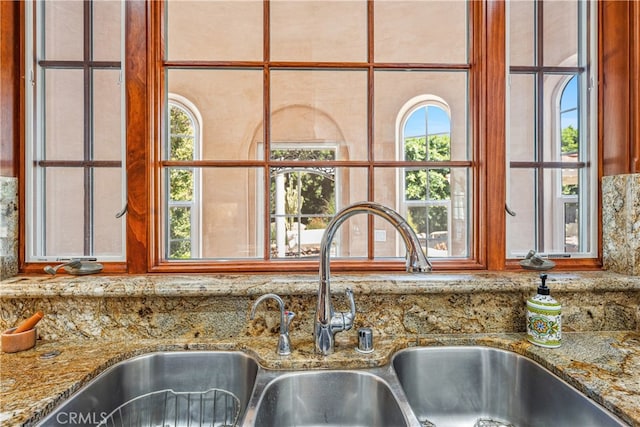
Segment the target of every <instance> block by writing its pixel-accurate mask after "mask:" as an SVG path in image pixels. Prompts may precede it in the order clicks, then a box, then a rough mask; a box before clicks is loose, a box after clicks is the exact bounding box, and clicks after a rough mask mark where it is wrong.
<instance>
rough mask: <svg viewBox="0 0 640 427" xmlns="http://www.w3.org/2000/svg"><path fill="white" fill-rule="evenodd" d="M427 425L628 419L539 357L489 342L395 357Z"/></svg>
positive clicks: (568, 424) (524, 425)
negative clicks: (612, 412) (563, 377)
mask: <svg viewBox="0 0 640 427" xmlns="http://www.w3.org/2000/svg"><path fill="white" fill-rule="evenodd" d="M392 367H393V369H394V370H395V372H396V374H397V377H398V379H399V381H400V384H401V386H402V388H403V390H404V392H405V394H406V398H407V401H408V403H409V405H410V406H411V408H412V409H413V411H414V413H415V415H416V416H417V417H418V420H420V422H421V424H422V425H424V426H432V425H435V426H437V427H448V426H456V427H459V426H468V427H474V426H481V425H490V426H517V427H528V426H531V427H533V426H541V427H547V426H552V425H555V426H563V427H572V426H576V427H588V426H593V427H608V426H624V425H625V424H624V423H622V422H621V421H619V420H618V419H617V418H615V417H614V416H613V415H610V414H609V413H608V412H606V411H605V410H604V409H603V408H601V407H600V406H599V405H598V404H597V403H595V402H594V401H592V400H591V399H589V398H588V397H586V396H584V395H583V394H581V393H580V392H578V391H577V390H576V389H574V388H573V387H571V386H570V385H569V384H567V383H566V382H564V381H562V380H561V379H559V378H558V377H556V376H555V375H553V374H552V373H551V372H549V371H548V370H546V369H545V368H543V367H542V366H541V365H539V364H537V363H536V362H534V361H532V360H530V359H527V358H526V357H523V356H520V355H517V354H515V353H512V352H508V351H503V350H498V349H493V348H485V347H421V348H412V349H407V350H402V351H400V352H398V353H397V354H396V355H395V356H394V357H393V360H392Z"/></svg>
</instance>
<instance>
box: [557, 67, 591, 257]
mask: <svg viewBox="0 0 640 427" xmlns="http://www.w3.org/2000/svg"><path fill="white" fill-rule="evenodd" d="M559 98H560V99H559V102H558V106H559V108H558V122H557V123H558V125H559V126H558V129H557V133H558V134H557V136H556V138H557V139H556V141H558V142H559V143H557V144H556V150H557V151H558V156H559V157H560V161H562V162H564V163H572V162H577V161H578V158H579V154H580V115H579V113H580V111H579V108H578V105H579V102H578V77H577V76H575V75H574V76H571V77H568V78H566V79H565V80H564V82H563V86H562V90H561V91H560V97H559ZM584 171H585V169H578V168H576V169H560V170H559V175H560V176H559V179H558V180H557V183H558V185H557V188H556V194H557V197H556V198H557V200H558V202H559V203H560V206H559V207H558V209H556V213H557V215H558V218H556V223H557V224H558V227H559V228H560V229H559V230H557V231H558V232H557V233H556V235H557V236H558V237H559V239H561V241H559V242H557V243H556V247H559V248H564V252H577V251H579V250H580V229H579V224H580V221H579V220H578V218H579V211H580V210H579V189H580V185H579V183H580V182H584V177H581V175H582V174H583V173H584Z"/></svg>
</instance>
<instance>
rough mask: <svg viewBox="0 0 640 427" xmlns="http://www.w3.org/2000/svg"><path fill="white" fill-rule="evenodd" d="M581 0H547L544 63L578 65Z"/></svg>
mask: <svg viewBox="0 0 640 427" xmlns="http://www.w3.org/2000/svg"><path fill="white" fill-rule="evenodd" d="M580 3H581V2H579V1H545V2H544V3H543V6H544V7H543V10H544V16H543V20H544V21H543V22H544V27H543V30H542V37H543V43H544V55H543V56H544V65H546V66H563V67H575V66H577V65H578V35H579V28H578V21H579V20H578V16H579V15H578V9H579V7H580V6H579V5H580Z"/></svg>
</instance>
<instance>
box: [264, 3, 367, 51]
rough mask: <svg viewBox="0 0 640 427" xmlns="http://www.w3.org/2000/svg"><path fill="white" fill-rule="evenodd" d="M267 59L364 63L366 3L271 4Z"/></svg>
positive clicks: (365, 49)
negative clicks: (269, 49)
mask: <svg viewBox="0 0 640 427" xmlns="http://www.w3.org/2000/svg"><path fill="white" fill-rule="evenodd" d="M270 13H271V22H270V25H271V39H270V41H271V45H270V47H271V60H273V61H314V62H321V61H331V62H355V61H359V62H363V61H366V60H367V2H366V1H365V0H351V1H317V0H306V1H304V0H303V1H272V2H271V3H270Z"/></svg>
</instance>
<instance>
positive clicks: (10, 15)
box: [0, 1, 23, 177]
mask: <svg viewBox="0 0 640 427" xmlns="http://www.w3.org/2000/svg"><path fill="white" fill-rule="evenodd" d="M20 3H21V2H17V1H0V141H1V142H0V176H9V177H16V176H17V175H18V170H19V167H18V164H17V160H18V153H19V146H18V142H19V136H20V132H19V129H20V120H21V116H20V108H19V102H20V86H19V82H20V69H21V60H20V58H21V57H22V51H23V49H22V38H21V36H20V34H21V32H20V31H19V29H20V8H21V4H20Z"/></svg>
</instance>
